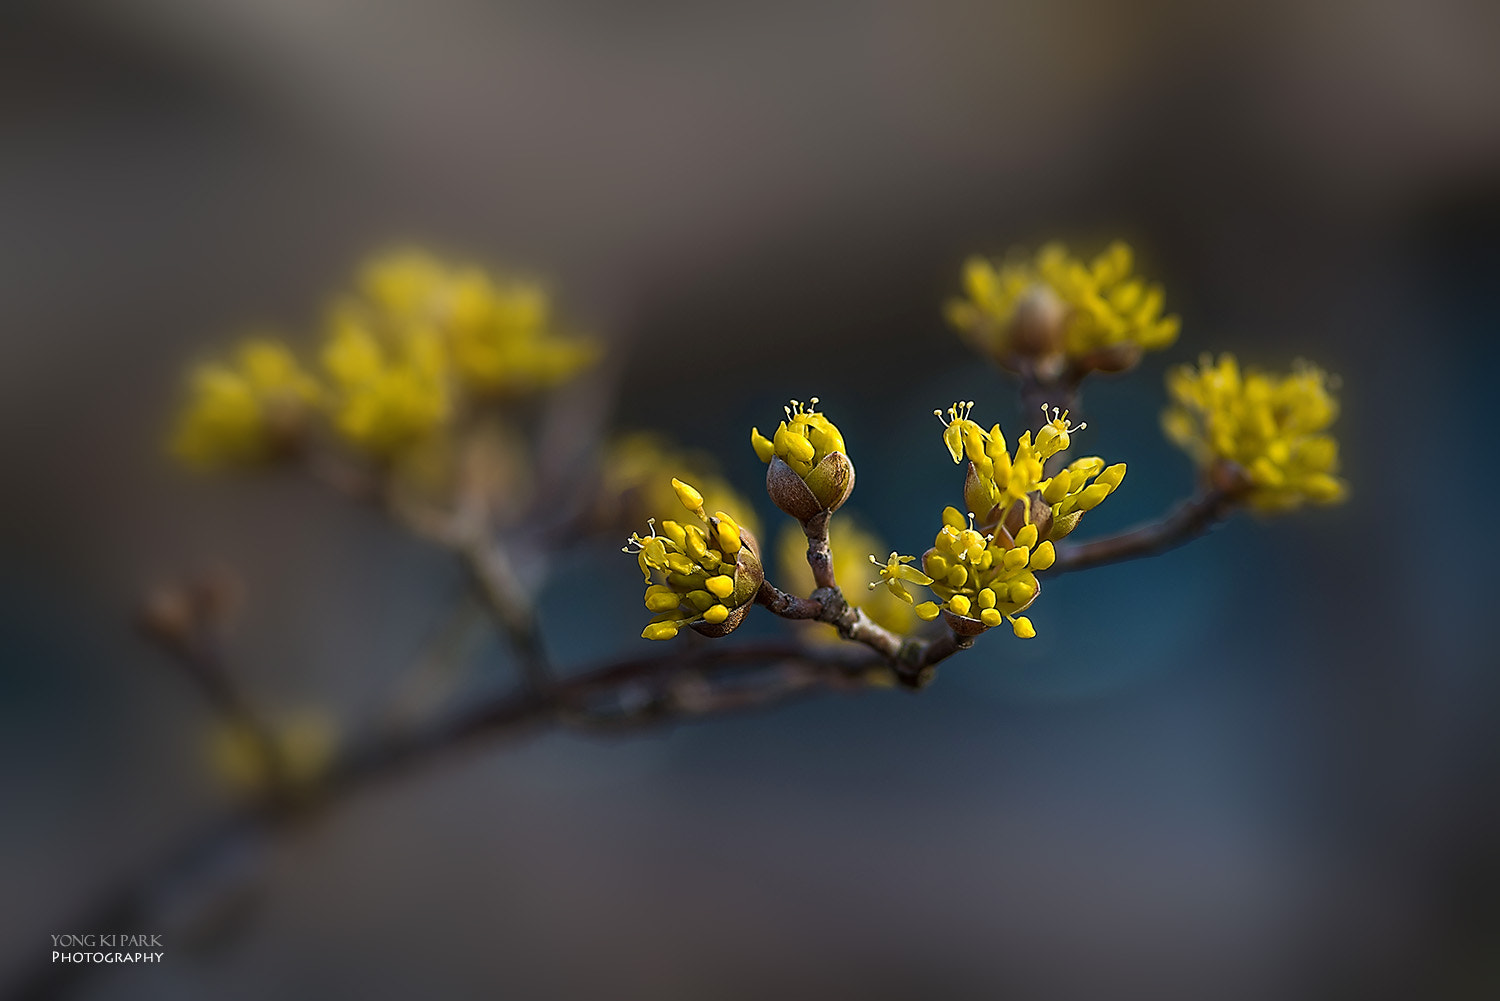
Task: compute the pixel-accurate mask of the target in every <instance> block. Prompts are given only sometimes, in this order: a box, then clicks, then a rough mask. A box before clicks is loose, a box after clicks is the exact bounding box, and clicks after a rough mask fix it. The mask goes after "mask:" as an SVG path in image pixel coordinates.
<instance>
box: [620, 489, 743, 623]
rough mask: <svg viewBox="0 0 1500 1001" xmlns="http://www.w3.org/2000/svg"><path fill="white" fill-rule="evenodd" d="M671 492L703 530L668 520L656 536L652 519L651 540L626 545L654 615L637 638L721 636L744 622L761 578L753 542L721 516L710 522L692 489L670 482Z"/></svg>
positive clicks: (637, 539) (719, 513) (634, 539)
mask: <svg viewBox="0 0 1500 1001" xmlns="http://www.w3.org/2000/svg"><path fill="white" fill-rule="evenodd" d="M672 489H673V490H674V491H675V492H676V494H677V498H678V500H680V501H681V502H682V506H683V507H685V508H687V509H688V511H689V512H691V513H692V514H694V515H696V516H697V518H698V520H699V521H700V522H702V524H703V527H699V526H698V525H694V524H688V525H683V524H682V523H680V522H677V521H671V520H667V521H663V522H662V523H661V530H662V534H661V535H657V534H656V524H655V519H652V521H651V522H650V526H651V534H650V535H649V536H641V535H639V534H635V535H632V536H631V537H630V540H629V542H628V543H627V544H626V546H625V552H627V553H632V554H634V555H635V557H636V560H637V562H638V563H639V564H640V568H641V573H642V574H643V575H644V577H645V579H646V584H647V587H646V609H647V611H650V612H653V613H655V614H654V615H653V616H652V619H651V622H650V624H648V625H647V626H646V628H645V630H643V631H642V632H641V636H642V637H643V638H645V639H648V640H668V639H671V638H672V637H673V636H676V635H677V633H678V631H679V630H681V629H682V627H683V626H691V627H692V628H694V629H695V630H697V631H698V632H700V633H703V634H704V635H706V636H724V635H726V634H727V633H729V632H731V631H732V630H734V629H735V627H737V626H738V625H739V624H740V622H741V621H743V619H744V617H745V612H746V610H747V608H748V607H749V605H750V602H751V601H753V600H754V599H755V594H756V592H757V591H759V590H760V584H761V581H762V580H763V579H764V576H765V573H764V570H763V569H762V567H761V563H760V555H759V553H758V552H757V551H756V545H755V537H754V536H753V535H751V534H750V533H749V532H746V531H744V530H743V529H741V528H740V526H739V524H738V523H737V522H735V520H734V519H733V518H731V517H730V516H729V515H727V514H725V513H724V512H723V511H717V512H715V513H714V515H713V516H712V517H709V516H708V514H707V513H706V512H705V511H704V509H703V495H702V494H701V493H699V492H698V491H697V490H696V489H695V488H694V487H692V486H691V485H689V484H687V483H684V482H682V481H681V480H675V479H674V480H673V481H672Z"/></svg>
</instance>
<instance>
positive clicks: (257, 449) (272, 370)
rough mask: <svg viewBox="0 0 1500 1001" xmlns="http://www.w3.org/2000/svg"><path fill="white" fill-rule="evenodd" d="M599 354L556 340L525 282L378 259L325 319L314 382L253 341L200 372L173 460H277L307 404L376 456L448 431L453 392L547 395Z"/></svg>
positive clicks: (545, 311) (269, 346) (539, 298)
mask: <svg viewBox="0 0 1500 1001" xmlns="http://www.w3.org/2000/svg"><path fill="white" fill-rule="evenodd" d="M597 354H598V348H597V345H596V344H595V343H594V342H593V341H589V340H583V339H568V338H564V337H561V336H559V335H558V334H557V333H556V331H555V329H554V325H553V322H552V319H551V309H550V304H549V301H548V298H547V296H546V294H545V293H544V292H543V291H542V289H541V288H540V287H539V286H537V285H536V284H534V283H531V282H523V281H514V280H500V279H496V278H493V277H491V276H490V275H488V274H486V273H485V272H484V271H482V270H480V269H479V268H476V267H473V266H468V265H451V264H447V263H444V262H443V261H441V260H439V259H438V258H436V257H434V256H432V255H430V254H426V253H423V252H420V251H403V252H399V253H393V254H388V255H385V256H381V257H377V258H375V259H374V260H373V261H371V262H370V263H369V264H368V265H367V266H366V267H365V268H364V269H363V270H362V272H361V274H360V277H359V281H358V283H357V285H356V288H355V290H354V292H353V293H352V294H349V295H346V296H344V297H342V298H340V299H339V300H338V302H337V303H336V304H335V305H334V307H333V308H332V309H331V310H330V312H329V319H328V322H327V327H326V330H325V343H324V347H323V351H322V356H321V360H322V363H323V369H324V372H323V375H324V380H325V383H326V385H324V386H322V387H321V388H320V385H319V383H318V381H316V380H315V379H314V378H313V376H311V375H309V374H307V373H305V372H303V371H302V370H301V369H300V368H299V367H297V365H296V362H295V361H294V360H293V357H292V353H291V351H290V349H289V348H287V347H285V346H284V345H281V344H278V343H275V342H270V341H255V342H252V343H251V344H250V345H247V346H246V347H245V348H244V349H242V351H241V354H240V357H239V359H238V362H237V364H235V365H212V366H205V367H204V368H201V369H199V370H198V371H196V372H195V373H194V375H193V378H192V382H191V391H192V392H191V400H190V402H189V405H188V407H187V409H186V411H185V412H184V413H183V415H182V417H181V419H180V421H179V425H178V429H177V432H176V434H175V437H174V451H176V452H177V454H178V455H180V456H181V457H182V458H184V459H185V460H186V461H189V462H191V463H193V464H195V465H200V466H213V465H224V464H232V463H239V462H246V461H252V460H255V459H260V458H264V457H267V456H271V455H275V454H277V453H278V452H281V451H286V450H288V449H289V446H291V445H294V444H296V442H297V440H298V438H299V436H300V435H301V434H302V433H304V432H305V431H306V430H307V421H306V420H305V418H306V417H307V416H308V415H309V414H310V413H311V412H312V411H313V409H314V407H315V406H316V407H317V409H319V410H320V411H321V412H322V413H323V414H324V415H325V416H326V417H327V419H328V422H329V424H330V425H331V427H332V429H333V431H334V432H335V434H336V435H337V436H338V437H339V438H340V439H341V440H342V441H344V443H346V444H348V445H351V446H353V447H355V448H357V449H359V450H360V451H363V452H366V453H369V454H372V455H375V456H380V457H389V456H392V455H394V454H395V453H397V452H401V451H402V450H404V449H407V448H409V447H411V446H413V445H416V444H417V443H420V442H425V441H430V440H431V439H432V436H433V434H434V432H437V431H439V430H441V429H442V428H443V427H444V426H446V425H447V423H448V422H449V420H450V419H451V418H452V416H453V414H454V413H455V412H456V411H457V409H458V407H459V406H460V404H461V402H462V400H463V398H464V394H465V393H467V394H469V395H471V396H474V397H481V398H482V397H490V396H503V397H511V396H514V395H516V394H518V393H522V392H526V391H534V390H542V389H548V388H550V387H553V386H555V385H557V384H558V383H561V382H563V381H565V380H567V379H569V378H571V377H572V376H574V375H576V374H577V373H578V372H579V371H580V370H582V369H583V368H584V367H585V366H587V365H589V364H590V363H591V362H592V361H593V360H594V359H595V358H596V357H597Z"/></svg>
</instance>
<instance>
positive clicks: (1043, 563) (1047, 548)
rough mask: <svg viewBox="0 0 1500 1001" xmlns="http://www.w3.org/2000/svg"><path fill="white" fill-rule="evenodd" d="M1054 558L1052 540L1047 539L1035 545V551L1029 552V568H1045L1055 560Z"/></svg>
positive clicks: (1055, 551)
mask: <svg viewBox="0 0 1500 1001" xmlns="http://www.w3.org/2000/svg"><path fill="white" fill-rule="evenodd" d="M1056 560H1057V550H1056V549H1055V548H1054V547H1053V545H1052V540H1051V539H1048V540H1047V541H1046V542H1043V543H1042V544H1041V545H1040V546H1037V547H1036V552H1034V553H1032V554H1031V569H1033V570H1046V569H1047V568H1048V567H1050V566H1051V565H1052V564H1053V563H1054V562H1056Z"/></svg>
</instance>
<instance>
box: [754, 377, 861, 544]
mask: <svg viewBox="0 0 1500 1001" xmlns="http://www.w3.org/2000/svg"><path fill="white" fill-rule="evenodd" d="M817 405H818V398H817V397H816V396H814V397H813V398H812V399H811V400H809V401H808V404H807V406H803V404H802V403H801V402H799V401H797V400H793V401H792V402H791V405H790V406H788V407H786V408H785V410H786V420H784V421H782V422H781V425H780V426H779V427H778V428H777V429H776V434H775V436H774V438H767V437H766V436H765V435H763V434H761V433H760V428H758V427H757V428H751V429H750V445H751V447H752V448H754V449H755V454H756V455H757V456H758V457H759V458H760V461H761V462H764V463H766V465H767V467H768V468H767V469H766V492H767V493H768V494H769V495H770V497H771V500H772V501H774V502H775V504H776V506H777V507H779V508H781V510H783V511H785V512H786V513H787V514H789V515H791V516H792V517H793V518H796V519H797V520H798V521H804V522H805V521H807V520H808V519H810V518H812V517H814V516H816V515H818V514H820V513H822V512H825V511H828V512H832V511H836V510H838V509H839V507H841V506H842V505H843V503H844V501H846V500H848V499H849V494H850V493H851V492H852V491H853V490H854V464H853V463H852V462H850V461H849V456H848V454H847V452H846V451H845V446H844V436H843V435H842V434H840V433H839V429H838V428H837V427H835V426H834V424H833V422H832V421H830V420H829V419H828V418H827V417H825V416H823V414H821V413H819V412H818V411H817V410H816V409H815V408H816V407H817Z"/></svg>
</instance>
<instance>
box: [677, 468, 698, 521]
mask: <svg viewBox="0 0 1500 1001" xmlns="http://www.w3.org/2000/svg"><path fill="white" fill-rule="evenodd" d="M672 489H673V490H675V491H676V492H677V499H678V500H680V501H682V506H683V507H685V508H687V509H688V510H689V511H692V512H693V513H695V514H696V513H698V512H700V511H702V510H703V495H702V494H700V493H699V492H698V491H697V489H696V488H694V487H693V486H691V485H690V484H687V483H684V482H682V481H681V480H679V479H677V478H676V477H675V476H674V477H673V478H672Z"/></svg>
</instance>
